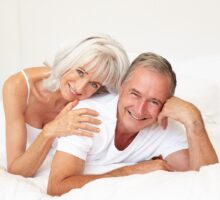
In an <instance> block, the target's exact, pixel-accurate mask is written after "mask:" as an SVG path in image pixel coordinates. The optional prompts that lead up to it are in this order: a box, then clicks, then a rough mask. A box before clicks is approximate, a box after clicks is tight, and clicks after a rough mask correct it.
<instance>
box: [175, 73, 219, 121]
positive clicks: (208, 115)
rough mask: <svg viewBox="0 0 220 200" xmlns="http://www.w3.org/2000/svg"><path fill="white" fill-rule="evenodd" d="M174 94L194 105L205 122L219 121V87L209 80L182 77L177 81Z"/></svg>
mask: <svg viewBox="0 0 220 200" xmlns="http://www.w3.org/2000/svg"><path fill="white" fill-rule="evenodd" d="M175 96H178V97H180V98H182V99H184V100H186V101H189V102H191V103H193V104H194V105H196V106H197V107H198V109H199V110H200V111H201V113H202V116H203V119H204V121H205V122H206V123H211V124H219V123H220V87H219V85H218V84H217V83H216V82H214V81H211V80H208V79H204V78H198V77H196V78H195V77H193V78H192V77H184V78H183V77H182V79H180V80H179V81H178V82H177V88H176V93H175Z"/></svg>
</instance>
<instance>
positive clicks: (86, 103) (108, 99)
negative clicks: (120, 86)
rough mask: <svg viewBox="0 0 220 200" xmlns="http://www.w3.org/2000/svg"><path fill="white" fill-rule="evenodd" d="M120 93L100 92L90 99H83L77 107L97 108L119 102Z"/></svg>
mask: <svg viewBox="0 0 220 200" xmlns="http://www.w3.org/2000/svg"><path fill="white" fill-rule="evenodd" d="M117 97H118V95H116V94H112V93H111V94H109V93H108V94H98V95H94V96H92V97H91V98H89V99H85V100H81V101H80V102H79V103H78V105H77V106H76V108H85V107H87V108H93V109H97V108H100V107H106V106H108V105H109V106H110V105H111V104H115V102H117Z"/></svg>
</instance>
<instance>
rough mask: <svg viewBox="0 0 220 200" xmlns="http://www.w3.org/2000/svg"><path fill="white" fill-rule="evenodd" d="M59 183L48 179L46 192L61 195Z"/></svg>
mask: <svg viewBox="0 0 220 200" xmlns="http://www.w3.org/2000/svg"><path fill="white" fill-rule="evenodd" d="M60 186H61V183H60V182H58V181H53V182H52V181H50V180H49V182H48V186H47V194H49V195H51V196H60V195H62V192H61V189H60Z"/></svg>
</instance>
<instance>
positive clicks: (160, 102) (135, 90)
mask: <svg viewBox="0 0 220 200" xmlns="http://www.w3.org/2000/svg"><path fill="white" fill-rule="evenodd" d="M129 92H135V93H136V94H138V95H139V96H142V95H141V93H140V92H139V91H138V90H137V89H135V88H131V89H130V90H129ZM150 99H151V100H153V101H157V102H158V103H159V104H161V105H163V104H164V103H165V102H164V103H163V102H162V101H161V100H159V99H157V98H150Z"/></svg>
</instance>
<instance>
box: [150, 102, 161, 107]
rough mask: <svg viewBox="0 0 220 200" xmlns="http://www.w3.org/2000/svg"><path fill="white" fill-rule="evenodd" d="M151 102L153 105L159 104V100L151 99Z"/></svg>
mask: <svg viewBox="0 0 220 200" xmlns="http://www.w3.org/2000/svg"><path fill="white" fill-rule="evenodd" d="M151 103H152V104H154V105H156V106H159V105H160V104H159V102H157V101H151Z"/></svg>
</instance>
